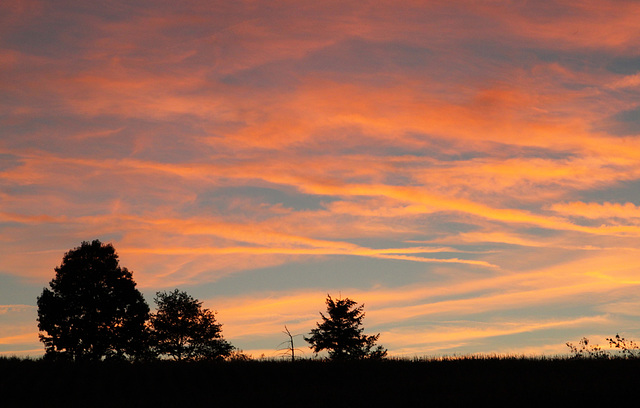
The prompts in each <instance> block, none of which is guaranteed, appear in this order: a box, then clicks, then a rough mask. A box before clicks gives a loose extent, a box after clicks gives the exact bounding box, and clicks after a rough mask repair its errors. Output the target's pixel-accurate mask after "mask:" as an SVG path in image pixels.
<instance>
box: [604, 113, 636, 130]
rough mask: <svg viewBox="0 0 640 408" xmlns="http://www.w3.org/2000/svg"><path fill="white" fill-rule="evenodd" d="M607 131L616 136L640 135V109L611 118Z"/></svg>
mask: <svg viewBox="0 0 640 408" xmlns="http://www.w3.org/2000/svg"><path fill="white" fill-rule="evenodd" d="M605 129H606V130H607V131H608V132H609V133H610V134H613V135H616V136H636V135H640V107H638V108H635V109H629V110H624V111H620V112H618V113H616V114H615V115H613V116H611V117H610V118H609V120H608V124H607V125H605Z"/></svg>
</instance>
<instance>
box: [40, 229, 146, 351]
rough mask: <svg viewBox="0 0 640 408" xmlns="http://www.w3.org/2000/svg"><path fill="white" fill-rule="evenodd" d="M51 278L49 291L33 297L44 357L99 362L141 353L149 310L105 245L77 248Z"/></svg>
mask: <svg viewBox="0 0 640 408" xmlns="http://www.w3.org/2000/svg"><path fill="white" fill-rule="evenodd" d="M55 272H56V275H55V278H54V279H53V280H52V281H51V282H50V283H49V286H50V289H47V288H44V289H43V291H42V295H41V296H39V297H38V328H39V329H40V331H41V333H40V340H41V341H42V342H43V343H44V345H45V352H46V355H47V356H58V357H68V358H71V359H74V360H82V359H89V360H99V359H102V358H109V357H118V358H135V357H137V356H139V355H141V354H143V353H144V352H145V350H146V347H147V345H146V338H147V335H146V334H147V331H146V321H147V319H148V317H149V306H148V305H147V303H146V302H145V300H144V298H143V296H142V294H141V293H140V292H139V291H138V290H137V289H136V283H135V282H134V281H133V274H132V272H130V271H129V270H128V269H127V268H121V267H120V266H119V262H118V255H117V254H116V251H115V249H114V248H113V246H112V245H111V244H103V243H102V242H100V241H99V240H94V241H93V242H91V243H89V242H82V244H81V245H80V247H77V248H75V249H72V250H70V251H69V252H67V253H66V254H65V255H64V257H63V259H62V263H61V265H60V266H58V267H56V268H55ZM45 333H46V334H45Z"/></svg>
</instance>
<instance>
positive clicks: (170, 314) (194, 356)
mask: <svg viewBox="0 0 640 408" xmlns="http://www.w3.org/2000/svg"><path fill="white" fill-rule="evenodd" d="M154 300H155V302H156V305H157V306H158V311H157V313H155V314H152V315H151V332H152V338H153V342H154V345H155V347H156V348H157V352H158V353H159V354H160V355H167V356H169V357H171V358H173V359H174V360H178V361H183V360H222V359H224V358H227V357H229V356H231V353H232V351H233V350H234V347H233V346H232V345H231V344H230V343H228V342H227V341H226V340H224V339H223V338H222V334H221V331H222V330H221V326H222V325H221V324H219V323H216V319H215V313H214V312H211V311H210V310H209V309H203V308H202V302H200V301H198V300H197V299H194V298H193V297H191V296H190V295H188V294H187V293H186V292H181V291H179V290H178V289H175V290H174V291H173V292H170V293H166V292H158V293H156V298H155V299H154Z"/></svg>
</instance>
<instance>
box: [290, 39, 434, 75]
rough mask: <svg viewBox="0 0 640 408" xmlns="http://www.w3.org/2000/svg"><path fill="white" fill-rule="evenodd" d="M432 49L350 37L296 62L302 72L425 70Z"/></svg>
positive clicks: (396, 42) (357, 72)
mask: <svg viewBox="0 0 640 408" xmlns="http://www.w3.org/2000/svg"><path fill="white" fill-rule="evenodd" d="M432 57H433V52H432V51H431V50H430V49H428V48H425V47H418V46H414V45H410V44H406V43H402V42H399V41H393V42H374V41H370V40H365V39H362V38H350V39H347V40H345V41H342V42H339V43H336V44H334V45H331V46H329V47H325V48H323V49H321V50H318V51H316V52H313V53H311V54H309V55H308V56H307V57H306V58H305V59H304V60H302V61H301V62H300V64H299V68H301V69H303V70H304V71H321V72H334V73H343V74H362V73H365V74H366V73H369V74H372V73H378V72H388V71H389V69H391V71H393V68H394V67H395V68H401V69H406V68H409V69H425V68H428V67H429V66H430V65H432V64H433V63H434V61H433V58H432Z"/></svg>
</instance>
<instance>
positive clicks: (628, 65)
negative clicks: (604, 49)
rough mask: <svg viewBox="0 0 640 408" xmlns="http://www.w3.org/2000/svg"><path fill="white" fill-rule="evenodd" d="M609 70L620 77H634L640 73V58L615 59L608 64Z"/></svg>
mask: <svg viewBox="0 0 640 408" xmlns="http://www.w3.org/2000/svg"><path fill="white" fill-rule="evenodd" d="M607 69H608V70H609V71H611V72H614V73H616V74H620V75H633V74H635V73H637V72H640V56H625V57H614V58H612V59H611V60H610V62H609V63H608V65H607Z"/></svg>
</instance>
